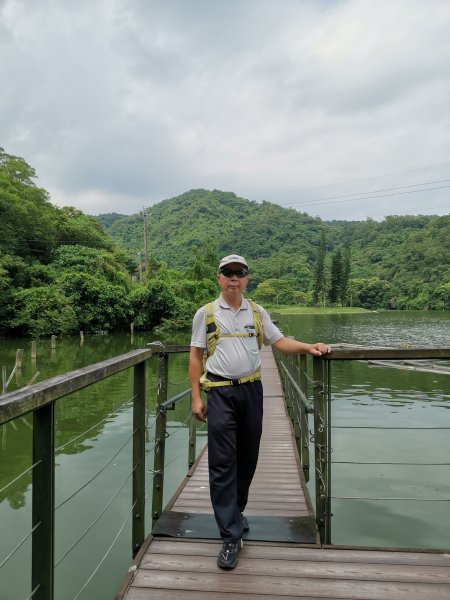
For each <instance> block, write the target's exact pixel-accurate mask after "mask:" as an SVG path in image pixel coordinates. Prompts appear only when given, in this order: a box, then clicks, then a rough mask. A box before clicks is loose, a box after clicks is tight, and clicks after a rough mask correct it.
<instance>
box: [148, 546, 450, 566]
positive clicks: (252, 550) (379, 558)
mask: <svg viewBox="0 0 450 600" xmlns="http://www.w3.org/2000/svg"><path fill="white" fill-rule="evenodd" d="M219 548H220V545H219V544H218V543H217V542H207V541H204V540H195V541H194V540H178V539H177V540H173V539H167V538H163V539H158V538H156V539H154V540H153V543H152V544H151V545H150V547H149V549H148V553H151V554H154V553H164V554H178V555H182V554H186V555H187V556H191V555H193V554H196V555H197V556H216V555H217V553H218V551H219ZM245 554H246V557H247V558H263V559H264V558H265V559H271V560H280V561H302V560H307V561H309V560H314V561H315V562H333V561H338V562H352V563H359V562H365V563H367V564H398V565H403V564H405V565H414V566H415V567H420V566H423V565H434V566H443V567H446V568H447V569H450V555H449V554H447V555H445V554H434V553H431V552H398V551H392V552H391V551H386V550H357V549H352V550H334V549H324V548H318V549H316V548H305V547H304V546H298V545H294V544H269V543H261V542H259V543H257V542H246V544H245Z"/></svg>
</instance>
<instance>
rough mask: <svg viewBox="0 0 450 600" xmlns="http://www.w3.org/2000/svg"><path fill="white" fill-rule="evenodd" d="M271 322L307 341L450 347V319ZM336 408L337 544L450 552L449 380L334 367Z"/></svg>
mask: <svg viewBox="0 0 450 600" xmlns="http://www.w3.org/2000/svg"><path fill="white" fill-rule="evenodd" d="M273 316H274V317H275V316H276V317H277V318H278V319H279V320H280V324H281V326H282V328H283V331H284V333H285V334H286V335H293V336H295V337H296V338H297V339H304V340H306V341H315V340H318V339H323V340H326V341H328V342H330V343H335V344H341V343H349V344H364V345H380V346H381V345H385V346H386V345H392V346H395V347H408V346H409V347H447V348H448V347H450V313H448V312H439V313H422V312H401V313H400V312H394V313H393V312H382V313H363V314H355V315H304V316H303V315H299V316H277V315H273ZM447 364H448V363H447ZM331 401H332V405H331V424H332V433H331V446H332V462H333V463H335V464H332V469H331V472H332V476H331V495H332V497H334V499H333V500H332V509H331V510H332V513H333V515H334V516H333V518H332V526H331V530H332V542H333V543H334V544H345V545H348V544H349V545H364V546H390V547H404V548H443V549H447V550H448V549H450V501H448V502H445V501H441V500H442V499H447V500H450V410H449V409H450V375H439V374H436V373H423V372H413V371H404V370H397V369H392V368H383V367H369V366H368V365H367V364H366V363H360V362H353V361H348V362H336V363H334V364H332V376H331ZM311 427H312V423H311V424H310V428H311ZM359 427H371V428H372V427H374V428H376V429H358V428H359ZM437 427H442V428H445V427H446V428H447V429H435V428H437ZM386 428H389V429H386ZM396 428H404V429H396ZM406 428H412V429H406ZM418 428H427V429H418ZM311 455H313V447H312V445H311ZM363 462H383V463H400V462H402V463H411V464H408V465H393V464H383V465H379V464H375V465H361V464H355V463H363ZM418 463H430V464H427V465H421V466H417V464H418ZM431 463H447V464H444V465H442V464H439V465H431ZM310 489H311V495H312V497H314V482H311V484H310ZM343 497H346V498H347V497H358V498H408V500H366V499H361V500H347V499H345V500H344V499H341V498H343ZM412 498H414V500H411V499H412ZM429 500H432V501H429ZM436 500H438V501H436Z"/></svg>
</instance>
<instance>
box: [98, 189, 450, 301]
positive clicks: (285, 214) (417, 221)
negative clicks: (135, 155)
mask: <svg viewBox="0 0 450 600" xmlns="http://www.w3.org/2000/svg"><path fill="white" fill-rule="evenodd" d="M148 213H149V217H148V249H149V256H150V257H151V258H152V259H153V260H156V261H157V262H159V261H163V262H165V263H167V265H168V266H169V267H185V268H186V267H188V266H189V265H191V264H192V253H193V249H194V248H195V249H196V251H197V252H200V253H202V252H203V251H204V252H205V253H206V252H209V254H211V251H213V254H214V252H215V253H216V254H217V255H223V254H226V253H228V252H238V253H240V254H243V255H244V256H246V257H247V259H249V260H250V262H251V268H252V284H251V286H250V289H251V290H254V289H255V288H256V287H257V286H258V284H263V282H265V283H264V286H263V288H260V290H259V291H260V296H261V300H265V301H270V298H271V293H272V296H273V293H275V291H276V292H277V299H278V300H279V301H280V302H281V301H282V300H283V299H284V300H285V301H286V302H291V301H293V300H294V301H306V302H308V303H309V302H311V298H312V293H313V288H314V285H315V281H314V279H315V272H314V269H315V264H316V261H317V258H318V252H319V244H320V240H321V236H322V235H323V234H324V235H325V247H326V258H325V278H328V280H331V279H332V273H331V264H332V258H333V255H334V254H335V253H336V252H344V249H345V248H346V247H350V253H351V264H350V267H351V272H350V278H351V282H352V286H353V289H352V290H350V293H351V295H352V297H353V299H354V300H357V301H358V299H359V301H360V302H359V303H360V304H363V305H365V306H367V307H373V308H380V307H385V308H444V307H447V308H449V307H450V300H449V294H450V284H449V281H450V266H449V256H450V216H444V217H436V216H404V217H387V218H386V219H385V220H383V221H382V222H375V221H373V220H370V219H369V220H367V221H362V222H358V221H351V222H346V221H332V222H324V221H322V220H321V219H319V218H317V217H316V218H315V217H311V216H309V215H307V214H305V213H299V212H298V211H296V210H294V209H287V208H283V207H281V206H279V205H277V204H273V203H270V202H262V203H261V204H259V203H257V202H253V201H249V200H245V199H243V198H239V197H238V196H236V195H235V194H233V193H231V192H221V191H218V190H213V191H208V190H202V189H199V190H191V191H189V192H186V193H184V194H182V195H181V196H177V197H175V198H171V199H168V200H164V201H163V202H160V203H159V204H156V205H154V206H152V207H151V208H150V209H149V210H148ZM96 218H97V219H98V221H99V222H100V223H102V224H103V225H104V226H105V228H106V229H107V232H108V234H109V235H110V236H111V237H112V238H113V240H114V241H115V242H116V243H117V244H118V245H119V246H121V247H122V248H123V249H125V251H126V252H127V253H128V254H129V256H130V257H131V258H132V259H134V260H136V261H137V260H138V256H139V253H141V254H140V256H142V253H143V217H142V215H141V214H136V215H131V216H122V217H121V216H120V215H117V214H113V215H99V216H98V217H96ZM275 288H276V289H275ZM264 290H265V291H266V295H264ZM280 290H285V293H284V292H283V291H281V292H280ZM280 293H281V300H280ZM308 294H309V295H308Z"/></svg>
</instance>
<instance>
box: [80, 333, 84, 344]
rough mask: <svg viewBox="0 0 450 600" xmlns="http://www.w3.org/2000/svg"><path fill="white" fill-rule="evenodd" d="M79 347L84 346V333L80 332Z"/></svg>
mask: <svg viewBox="0 0 450 600" xmlns="http://www.w3.org/2000/svg"><path fill="white" fill-rule="evenodd" d="M80 346H84V331H80Z"/></svg>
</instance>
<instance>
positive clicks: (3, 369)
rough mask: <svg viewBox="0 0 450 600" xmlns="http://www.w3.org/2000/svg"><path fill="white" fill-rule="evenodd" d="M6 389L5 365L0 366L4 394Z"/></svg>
mask: <svg viewBox="0 0 450 600" xmlns="http://www.w3.org/2000/svg"><path fill="white" fill-rule="evenodd" d="M6 390H7V386H6V367H2V394H5V393H6Z"/></svg>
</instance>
